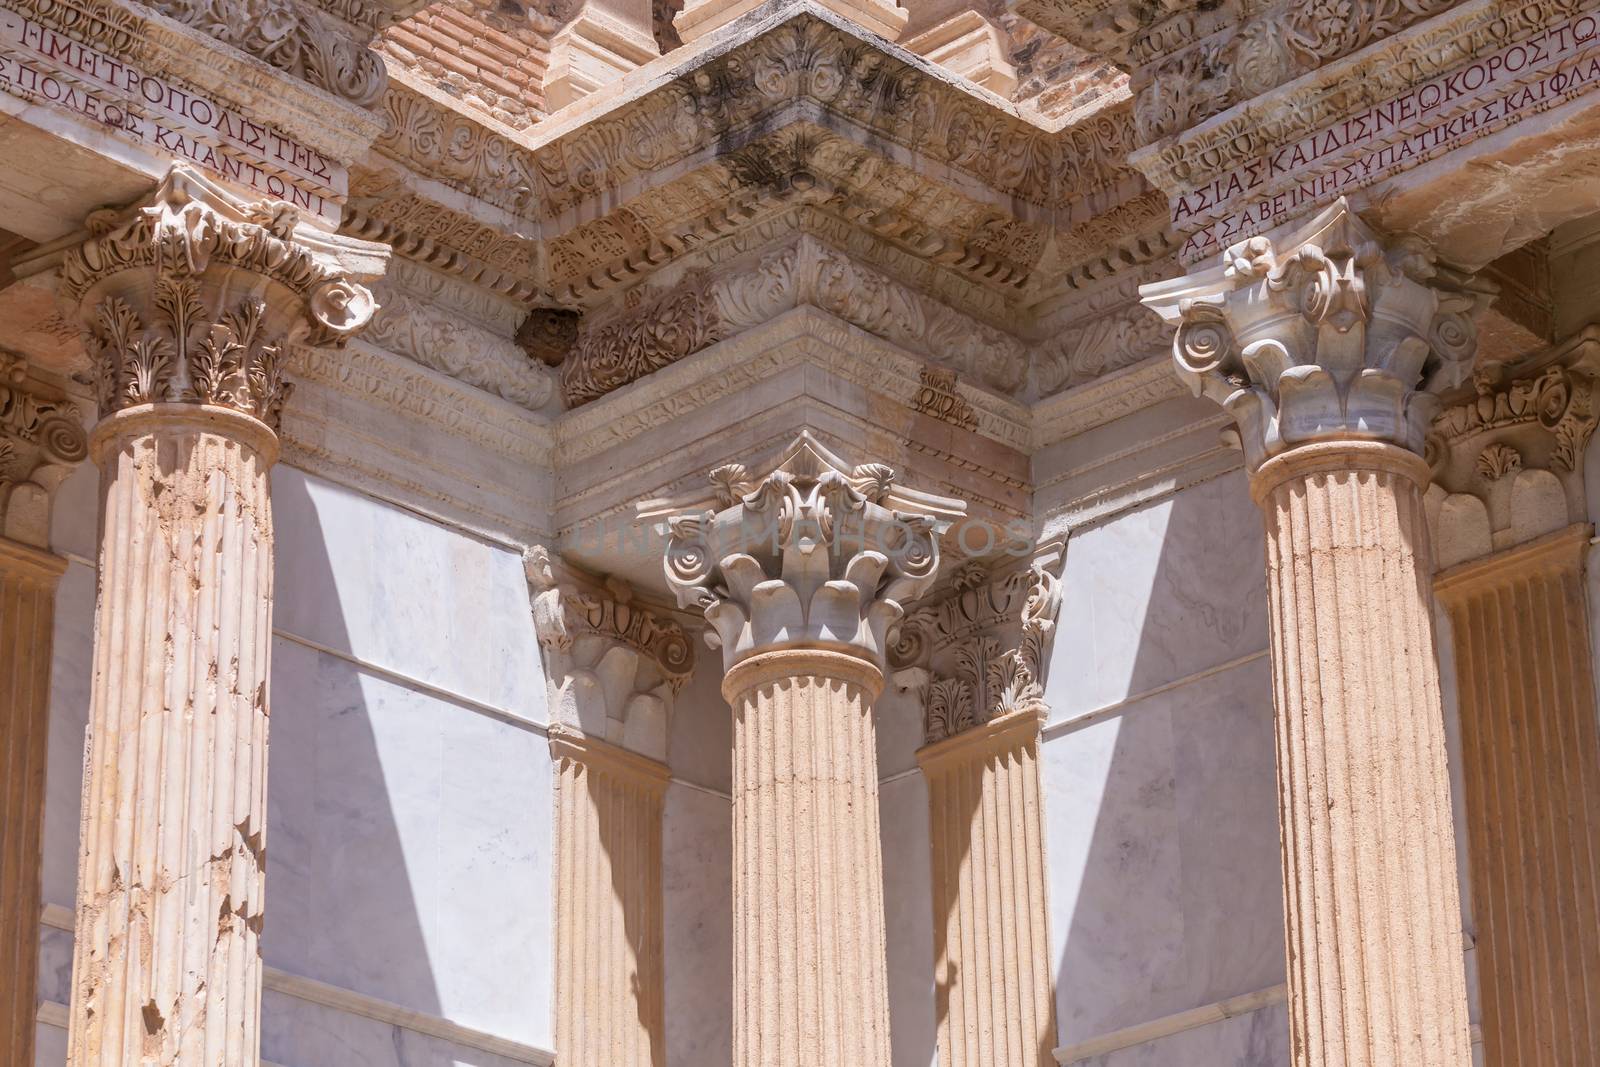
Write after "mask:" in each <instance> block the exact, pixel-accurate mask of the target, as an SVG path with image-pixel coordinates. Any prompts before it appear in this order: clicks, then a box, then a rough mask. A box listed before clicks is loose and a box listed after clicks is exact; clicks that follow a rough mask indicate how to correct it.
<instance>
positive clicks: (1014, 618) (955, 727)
mask: <svg viewBox="0 0 1600 1067" xmlns="http://www.w3.org/2000/svg"><path fill="white" fill-rule="evenodd" d="M1064 560H1065V552H1064V548H1063V546H1062V545H1060V544H1054V545H1047V546H1045V547H1044V548H1042V549H1041V550H1040V551H1039V552H1038V553H1037V554H1036V555H1035V556H1034V558H1033V560H1032V562H1031V563H1030V564H1029V565H1028V566H1027V567H1022V568H1016V569H1013V570H1010V571H1007V572H1005V573H1001V574H991V573H990V572H989V571H988V570H987V569H985V568H984V567H983V565H982V564H980V563H977V562H969V563H967V564H965V565H963V566H962V567H961V568H959V569H958V570H957V571H956V573H955V576H954V581H953V583H952V585H951V589H950V591H949V592H948V593H947V594H946V595H945V596H943V597H942V598H940V599H938V600H935V601H933V602H932V603H929V604H926V605H923V606H921V607H919V608H917V609H916V610H915V611H913V612H911V613H910V614H908V615H907V616H906V618H905V621H904V622H903V623H901V625H900V628H899V630H898V632H897V634H896V637H895V641H894V645H893V647H892V648H891V649H890V650H889V663H890V666H891V667H892V668H893V669H894V672H895V673H894V681H895V683H896V684H897V685H899V686H900V687H901V688H902V689H907V690H912V689H914V690H917V691H919V692H920V693H921V694H922V699H923V715H924V739H925V741H926V743H927V744H930V745H932V744H936V743H938V742H940V741H943V740H946V739H947V738H950V737H954V736H955V735H957V734H960V733H963V732H965V731H968V730H972V729H974V728H976V727H979V726H983V725H985V724H987V723H989V722H991V721H992V720H995V719H998V718H1001V717H1005V716H1016V715H1022V714H1024V713H1033V714H1034V715H1035V716H1036V717H1042V716H1043V715H1044V714H1045V713H1046V712H1047V711H1048V708H1047V707H1046V705H1045V702H1044V682H1045V668H1046V666H1047V664H1048V657H1049V646H1050V635H1051V633H1052V632H1053V631H1054V630H1055V621H1056V616H1057V615H1058V614H1059V613H1060V610H1061V581H1060V574H1061V565H1062V563H1063V562H1064Z"/></svg>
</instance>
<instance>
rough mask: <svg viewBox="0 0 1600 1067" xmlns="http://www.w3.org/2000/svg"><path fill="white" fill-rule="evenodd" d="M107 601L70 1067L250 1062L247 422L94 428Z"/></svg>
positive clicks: (207, 411)
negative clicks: (98, 471)
mask: <svg viewBox="0 0 1600 1067" xmlns="http://www.w3.org/2000/svg"><path fill="white" fill-rule="evenodd" d="M92 446H93V449H94V454H95V456H96V459H97V461H98V463H99V465H100V471H101V486H102V497H103V500H104V510H103V515H102V520H101V521H102V526H101V539H100V591H99V602H98V605H97V607H96V613H95V651H94V678H93V689H92V695H91V698H90V710H89V715H90V719H89V737H88V751H87V756H86V760H85V783H84V793H83V800H84V803H83V836H82V851H81V854H80V861H79V876H78V881H79V889H78V917H77V947H76V958H75V960H74V966H73V993H72V1014H71V1037H70V1050H69V1062H70V1063H71V1064H72V1067H128V1065H132V1064H159V1065H163V1067H165V1065H183V1067H216V1065H222V1064H226V1065H228V1067H233V1065H236V1064H243V1065H249V1064H254V1063H255V1062H256V1060H257V1056H258V1048H259V1035H258V1032H257V1031H258V1024H259V1013H260V997H261V957H260V947H259V943H258V940H259V937H260V933H261V923H262V888H263V878H264V873H265V872H264V863H265V853H264V851H263V849H264V844H263V837H264V834H265V830H266V777H267V684H268V652H269V646H270V641H271V630H272V626H271V622H272V516H271V510H270V504H269V500H268V485H267V472H268V468H269V467H270V466H271V464H272V462H273V460H274V459H275V457H276V450H277V442H276V438H275V436H274V435H273V434H272V432H271V431H270V430H269V429H267V427H266V426H265V425H264V424H263V423H261V422H259V421H258V420H256V419H255V418H252V417H251V416H248V415H243V414H240V413H238V412H234V411H231V410H225V409H221V408H214V407H209V406H201V405H198V404H146V405H141V406H136V407H131V408H127V409H124V410H123V411H120V412H117V413H115V414H112V415H110V416H109V417H107V418H105V419H104V420H102V422H101V423H100V425H99V427H98V428H97V429H96V431H95V433H94V438H93V445H92Z"/></svg>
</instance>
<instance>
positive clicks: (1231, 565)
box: [1041, 472, 1289, 1067]
mask: <svg viewBox="0 0 1600 1067" xmlns="http://www.w3.org/2000/svg"><path fill="white" fill-rule="evenodd" d="M1063 588H1064V601H1063V605H1062V611H1061V619H1060V622H1059V623H1058V628H1057V635H1056V642H1055V648H1054V653H1053V661H1052V664H1051V673H1050V685H1049V689H1048V692H1047V700H1048V702H1049V704H1050V707H1051V719H1052V724H1051V725H1050V726H1048V727H1047V728H1046V731H1045V740H1044V744H1043V751H1042V753H1041V762H1042V764H1043V773H1044V778H1045V783H1044V790H1045V810H1046V815H1047V823H1048V842H1049V843H1048V847H1047V855H1048V862H1049V864H1050V868H1051V877H1050V894H1051V909H1052V914H1051V923H1052V935H1053V940H1054V941H1055V944H1056V945H1057V946H1058V948H1057V951H1058V952H1059V956H1058V961H1059V969H1058V970H1057V972H1056V983H1057V992H1056V1003H1057V1016H1058V1023H1057V1025H1058V1028H1059V1033H1060V1042H1061V1044H1062V1045H1063V1046H1065V1047H1067V1048H1069V1049H1070V1048H1073V1047H1074V1046H1081V1045H1082V1044H1083V1043H1084V1042H1086V1041H1088V1040H1090V1039H1093V1038H1102V1037H1104V1036H1106V1035H1109V1034H1113V1033H1115V1032H1116V1031H1120V1030H1126V1029H1127V1028H1130V1027H1136V1026H1144V1025H1146V1024H1150V1023H1153V1022H1155V1021H1156V1020H1160V1019H1163V1018H1165V1017H1168V1016H1171V1015H1174V1014H1176V1013H1179V1012H1184V1011H1189V1010H1191V1009H1195V1008H1199V1007H1203V1006H1206V1005H1211V1004H1215V1003H1217V1002H1218V1001H1222V1000H1226V999H1229V998H1233V997H1239V996H1243V995H1246V994H1252V993H1256V992H1259V991H1261V990H1264V989H1270V988H1272V987H1275V986H1278V985H1279V984H1281V983H1282V982H1283V980H1284V960H1283V951H1284V950H1283V934H1282V918H1281V916H1282V911H1281V909H1282V902H1281V900H1282V898H1281V889H1280V882H1279V855H1278V851H1279V849H1278V828H1277V795H1276V784H1275V781H1276V779H1275V768H1274V752H1275V741H1274V735H1273V717H1272V689H1271V673H1270V664H1269V661H1268V659H1267V656H1266V654H1265V650H1266V648H1267V642H1268V634H1267V617H1266V592H1265V571H1264V548H1263V533H1262V525H1261V519H1260V515H1259V512H1258V511H1257V509H1256V507H1255V506H1254V504H1253V503H1252V502H1251V500H1250V497H1249V494H1248V491H1247V488H1246V483H1245V479H1244V475H1243V474H1242V473H1240V472H1234V473H1232V474H1229V475H1226V476H1224V477H1221V478H1218V479H1215V480H1213V481H1210V482H1205V483H1202V484H1199V485H1196V486H1192V487H1189V488H1187V489H1185V490H1183V491H1181V492H1179V493H1177V494H1176V495H1175V496H1173V497H1171V498H1168V499H1166V500H1163V501H1159V502H1157V503H1154V504H1151V505H1147V506H1145V507H1143V508H1140V509H1138V510H1136V511H1132V512H1128V513H1124V514H1122V515H1119V516H1117V517H1116V518H1115V519H1113V520H1111V521H1110V522H1108V523H1107V524H1105V525H1103V526H1099V527H1096V528H1092V529H1089V530H1086V531H1083V532H1082V533H1080V534H1078V535H1076V536H1075V537H1074V538H1073V541H1072V543H1071V544H1070V545H1069V548H1068V552H1067V563H1066V570H1065V574H1064V581H1063ZM1132 1036H1133V1035H1129V1043H1128V1044H1127V1047H1126V1048H1125V1049H1122V1050H1109V1051H1096V1050H1084V1054H1083V1055H1080V1056H1077V1057H1074V1058H1071V1059H1069V1060H1068V1062H1071V1063H1082V1064H1088V1065H1094V1067H1134V1065H1136V1064H1138V1065H1144V1064H1156V1063H1183V1064H1185V1067H1279V1065H1281V1064H1284V1063H1287V1062H1288V1057H1289V1051H1288V1023H1287V1016H1286V1014H1285V1013H1284V1010H1283V1008H1282V1007H1281V1006H1278V1005H1273V1006H1269V1007H1267V1008H1265V1009H1263V1010H1259V1011H1254V1012H1250V1013H1247V1014H1243V1015H1240V1016H1239V1017H1238V1018H1234V1019H1229V1020H1227V1021H1225V1022H1222V1023H1217V1024H1214V1025H1207V1026H1203V1027H1197V1028H1194V1029H1191V1030H1188V1031H1184V1032H1181V1033H1174V1034H1172V1035H1171V1036H1167V1037H1156V1038H1154V1039H1151V1038H1150V1037H1149V1036H1148V1035H1144V1040H1142V1041H1140V1042H1138V1043H1134V1042H1133V1041H1132ZM1112 1043H1113V1044H1116V1043H1117V1042H1112ZM1047 1062H1048V1061H1047Z"/></svg>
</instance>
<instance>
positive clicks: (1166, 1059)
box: [1077, 1004, 1290, 1067]
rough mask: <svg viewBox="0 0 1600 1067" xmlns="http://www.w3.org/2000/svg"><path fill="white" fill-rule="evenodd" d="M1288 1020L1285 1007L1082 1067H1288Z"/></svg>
mask: <svg viewBox="0 0 1600 1067" xmlns="http://www.w3.org/2000/svg"><path fill="white" fill-rule="evenodd" d="M1289 1063H1290V1059H1289V1016H1288V1012H1287V1009H1286V1008H1285V1007H1284V1005H1282V1004H1273V1005H1270V1006H1268V1007H1265V1008H1262V1009H1260V1010H1259V1011H1253V1012H1250V1013H1248V1014H1245V1015H1236V1016H1234V1017H1233V1018H1231V1019H1223V1020H1222V1021H1220V1022H1215V1023H1211V1024H1209V1025H1207V1026H1199V1027H1196V1028H1194V1029H1193V1030H1185V1031H1183V1032H1182V1033H1177V1034H1172V1035H1170V1036H1168V1037H1163V1038H1158V1039H1156V1040H1154V1041H1147V1042H1145V1043H1144V1044H1141V1045H1134V1046H1132V1047H1130V1048H1124V1049H1118V1050H1117V1051H1115V1052H1108V1053H1106V1054H1105V1055H1103V1056H1095V1057H1093V1058H1091V1059H1087V1060H1080V1061H1079V1062H1078V1065H1077V1067H1289Z"/></svg>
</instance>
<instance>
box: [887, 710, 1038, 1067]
mask: <svg viewBox="0 0 1600 1067" xmlns="http://www.w3.org/2000/svg"><path fill="white" fill-rule="evenodd" d="M1039 726H1040V718H1039V713H1038V712H1036V711H1022V712H1017V713H1013V714H1010V715H1006V716H1003V717H1001V718H997V719H994V720H991V721H990V722H988V723H985V724H983V725H981V726H977V727H973V728H971V729H969V730H967V731H964V732H962V733H959V734H956V735H954V736H952V737H949V738H947V739H945V740H942V741H939V742H937V743H935V744H932V745H929V746H927V747H925V748H923V749H922V750H921V751H919V752H918V754H917V759H918V762H919V763H920V764H921V766H922V770H923V774H924V775H925V776H926V779H927V783H928V813H929V819H930V822H931V825H930V828H929V829H930V834H931V836H932V840H933V842H934V845H933V850H932V852H933V855H932V875H933V906H934V953H935V956H934V975H935V981H936V990H935V1005H936V1009H937V1011H938V1014H939V1021H938V1028H939V1063H940V1067H989V1065H991V1064H995V1063H1005V1064H1016V1065H1017V1067H1023V1065H1027V1067H1049V1065H1051V1064H1053V1063H1054V1062H1055V1061H1054V1059H1053V1057H1052V1055H1051V1048H1052V1047H1053V1045H1054V1043H1055V997H1054V994H1053V991H1052V989H1051V973H1052V969H1051V965H1050V958H1049V951H1050V938H1049V930H1048V926H1047V923H1048V909H1047V902H1046V898H1045V879H1044V839H1043V833H1042V828H1041V824H1040V818H1039V811H1040V805H1041V799H1040V786H1039V775H1038V761H1037V756H1038V742H1039Z"/></svg>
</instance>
